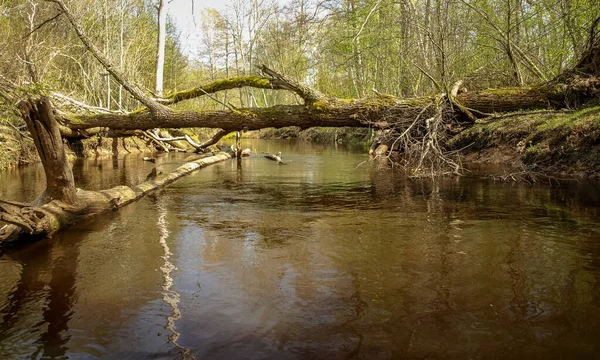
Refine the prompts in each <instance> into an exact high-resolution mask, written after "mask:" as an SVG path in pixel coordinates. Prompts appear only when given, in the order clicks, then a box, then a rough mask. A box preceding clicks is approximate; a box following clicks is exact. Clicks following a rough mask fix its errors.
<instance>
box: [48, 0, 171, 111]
mask: <svg viewBox="0 0 600 360" xmlns="http://www.w3.org/2000/svg"><path fill="white" fill-rule="evenodd" d="M46 1H48V2H53V3H55V4H57V5H58V6H59V8H60V10H61V12H62V13H63V14H65V16H66V17H67V19H69V22H70V23H71V25H72V26H73V28H74V29H75V32H76V33H77V36H79V39H80V40H81V42H83V44H84V45H85V47H86V48H87V49H88V51H90V52H91V53H92V55H93V56H94V57H95V58H96V60H98V62H100V64H102V66H103V67H104V68H105V69H106V71H108V73H109V74H111V75H112V76H113V78H114V79H115V80H116V81H117V82H118V83H119V84H121V85H123V87H124V88H125V89H126V90H127V91H128V92H129V93H130V94H131V95H132V96H133V97H134V98H135V99H136V100H138V101H139V102H141V103H142V104H144V106H146V107H147V108H148V109H150V111H152V112H161V111H162V112H165V111H167V112H168V111H170V109H168V108H166V107H164V106H162V105H161V104H159V103H157V102H156V101H154V100H152V99H151V98H149V97H147V96H146V95H145V94H144V93H143V92H142V91H141V90H140V89H139V88H138V87H137V86H135V85H133V84H132V83H130V82H129V81H128V80H127V79H126V78H125V75H123V74H122V73H121V72H120V71H119V70H117V69H116V68H115V67H114V66H113V65H112V64H111V63H110V61H109V60H108V59H107V58H106V57H105V56H104V55H103V54H102V53H101V52H100V50H99V49H98V48H97V47H96V45H94V43H93V42H92V41H91V40H90V38H88V37H87V35H86V34H85V32H84V31H83V28H82V27H81V25H79V22H78V21H77V19H75V17H74V16H73V14H71V12H70V10H69V9H68V8H67V6H66V5H65V3H64V2H63V0H46Z"/></svg>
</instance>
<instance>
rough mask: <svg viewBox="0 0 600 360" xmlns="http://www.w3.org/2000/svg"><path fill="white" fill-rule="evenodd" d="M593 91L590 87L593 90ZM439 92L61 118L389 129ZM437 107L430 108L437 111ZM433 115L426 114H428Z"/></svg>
mask: <svg viewBox="0 0 600 360" xmlns="http://www.w3.org/2000/svg"><path fill="white" fill-rule="evenodd" d="M596 89H600V83H599V82H597V81H596V82H593V83H590V84H589V89H578V90H576V91H577V93H576V91H574V90H573V88H566V87H562V86H558V85H557V86H552V87H550V86H547V87H546V86H540V87H534V88H514V89H498V90H484V91H476V92H464V93H461V94H458V95H457V96H456V98H455V101H456V102H458V103H460V104H461V105H463V106H464V107H466V108H467V109H469V110H471V111H473V113H474V114H476V116H477V117H485V116H487V115H489V114H492V113H497V112H507V111H517V110H533V109H548V108H553V109H556V108H562V107H566V106H568V105H569V103H568V102H567V99H568V96H569V95H570V96H572V97H573V98H574V97H575V95H576V96H577V99H578V101H579V102H583V101H584V100H585V98H586V97H588V96H590V95H593V94H594V91H595V90H596ZM588 90H589V91H588ZM436 102H437V98H436V97H418V98H412V99H398V98H395V97H392V96H387V95H386V96H378V97H373V98H366V99H352V100H344V99H335V98H322V99H320V100H318V101H314V102H307V103H305V104H304V105H278V106H273V107H269V108H245V109H236V110H235V111H189V110H188V111H176V110H165V111H159V112H151V111H149V110H141V111H136V112H133V113H129V114H90V115H78V114H61V115H59V116H58V119H59V121H61V122H62V123H63V124H65V125H66V126H68V127H69V128H71V129H90V128H98V127H105V128H110V129H112V130H136V129H142V130H145V129H152V128H156V127H163V128H186V127H206V128H221V129H224V130H225V131H237V130H241V129H248V130H258V129H263V128H268V127H275V128H279V127H286V126H297V127H300V128H302V129H306V128H310V127H315V126H322V127H376V128H380V129H385V128H390V127H393V126H396V125H398V124H403V123H410V122H412V121H413V120H414V118H415V117H416V115H417V114H419V113H421V111H423V109H425V108H427V107H432V106H433V105H435V104H436ZM434 111H435V109H434V108H431V109H430V112H431V113H433V112H434ZM427 115H428V114H423V116H424V117H425V118H427Z"/></svg>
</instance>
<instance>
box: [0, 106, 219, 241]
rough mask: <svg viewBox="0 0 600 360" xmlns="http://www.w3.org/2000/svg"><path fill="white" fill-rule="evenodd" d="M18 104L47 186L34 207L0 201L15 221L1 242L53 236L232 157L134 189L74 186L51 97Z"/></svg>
mask: <svg viewBox="0 0 600 360" xmlns="http://www.w3.org/2000/svg"><path fill="white" fill-rule="evenodd" d="M20 108H21V111H22V115H23V118H24V119H25V121H26V122H27V125H28V127H29V129H30V132H31V135H32V137H33V139H34V142H35V145H36V148H37V150H38V153H39V154H40V157H41V158H42V164H43V165H44V170H45V171H46V180H47V181H46V182H47V185H46V190H45V195H44V196H43V198H44V199H40V200H38V204H36V205H33V204H24V203H19V202H14V201H3V200H0V220H1V221H4V222H7V223H9V224H11V225H7V226H4V227H3V228H2V229H0V241H5V240H10V239H16V238H18V237H19V236H20V235H22V234H25V235H30V236H31V235H37V236H47V235H50V234H52V233H54V232H55V231H57V230H59V229H60V228H62V227H65V226H68V225H71V224H73V223H75V222H77V221H80V220H81V219H84V218H86V217H89V216H93V215H96V214H99V213H102V212H106V211H110V210H113V209H118V208H120V207H122V206H125V205H126V204H128V203H130V202H132V201H135V200H138V199H140V198H141V197H143V196H144V195H146V194H148V193H149V192H151V191H154V190H156V189H158V188H160V187H163V186H166V185H168V184H170V183H172V182H174V181H175V180H177V179H179V178H181V177H182V176H185V175H187V174H189V173H191V172H192V171H195V170H197V169H201V168H203V167H205V166H208V165H211V164H214V163H216V162H219V161H224V160H227V159H231V155H230V154H229V153H225V152H221V153H218V154H217V155H214V156H208V157H207V156H202V157H201V158H199V159H197V160H194V161H191V162H187V163H185V164H184V165H182V166H180V167H179V168H177V169H176V170H175V171H173V172H171V173H169V174H166V175H158V176H156V177H153V178H152V179H149V180H147V181H145V182H143V183H141V184H139V185H137V186H133V187H129V186H116V187H114V188H111V189H108V190H102V191H85V190H81V189H76V188H75V183H74V181H73V172H72V170H71V167H70V165H69V163H68V161H67V160H66V156H65V154H64V146H63V143H62V140H61V138H60V132H59V129H58V124H57V123H56V121H55V120H54V117H53V111H52V107H51V105H50V102H49V99H48V98H47V97H45V96H41V97H39V98H31V97H30V98H28V99H27V100H24V101H22V102H21V103H20ZM42 203H43V205H41V204H42Z"/></svg>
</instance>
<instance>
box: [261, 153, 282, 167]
mask: <svg viewBox="0 0 600 360" xmlns="http://www.w3.org/2000/svg"><path fill="white" fill-rule="evenodd" d="M265 157H266V158H267V159H269V160H274V161H277V163H278V164H282V163H283V161H282V160H281V151H279V152H278V153H277V154H270V153H266V154H265Z"/></svg>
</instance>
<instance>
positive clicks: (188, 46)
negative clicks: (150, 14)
mask: <svg viewBox="0 0 600 360" xmlns="http://www.w3.org/2000/svg"><path fill="white" fill-rule="evenodd" d="M192 1H193V3H194V7H193V10H194V11H193V15H192ZM276 2H278V3H279V4H285V3H286V2H287V0H276ZM230 5H231V1H230V0H172V2H171V3H170V4H169V16H171V19H173V20H174V21H175V24H176V25H177V29H178V30H179V31H180V32H181V36H180V39H181V46H182V50H183V53H184V54H186V55H189V56H192V57H195V56H196V52H197V50H198V47H199V44H200V38H201V35H202V34H201V31H202V30H201V28H200V25H201V20H200V19H201V13H202V10H204V9H209V8H212V9H217V10H225V9H227V7H228V6H230ZM194 19H195V20H196V21H195V22H194Z"/></svg>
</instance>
